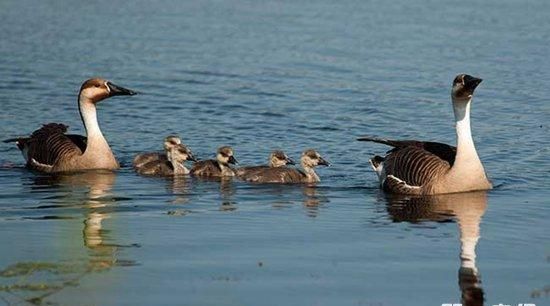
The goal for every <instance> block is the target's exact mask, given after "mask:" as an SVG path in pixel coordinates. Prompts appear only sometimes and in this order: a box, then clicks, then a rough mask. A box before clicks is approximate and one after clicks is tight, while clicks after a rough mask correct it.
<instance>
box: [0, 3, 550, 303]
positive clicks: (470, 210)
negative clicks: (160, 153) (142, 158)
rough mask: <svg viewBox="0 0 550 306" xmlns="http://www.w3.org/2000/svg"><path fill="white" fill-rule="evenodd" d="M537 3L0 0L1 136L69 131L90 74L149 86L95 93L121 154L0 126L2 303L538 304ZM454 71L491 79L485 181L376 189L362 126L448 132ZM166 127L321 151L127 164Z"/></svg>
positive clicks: (543, 78)
mask: <svg viewBox="0 0 550 306" xmlns="http://www.w3.org/2000/svg"><path fill="white" fill-rule="evenodd" d="M549 12H550V2H548V1H544V0H539V1H511V0H510V1H497V0H491V1H483V2H476V1H462V2H459V3H457V2H456V1H425V2H423V3H421V4H420V3H413V2H410V1H405V0H400V1H391V2H390V1H386V2H379V1H340V2H334V1H314V2H312V1H276V2H266V1H197V2H193V1H169V0H166V1H160V0H158V1H127V2H125V1H116V2H113V1H94V2H90V3H88V2H85V3H84V2H82V3H80V2H75V1H56V2H47V1H40V2H36V1H11V0H7V1H2V3H0V20H2V21H1V22H0V42H1V43H0V71H1V72H2V77H1V80H2V82H0V102H1V104H2V112H0V136H1V137H2V138H3V139H4V138H10V137H14V136H18V135H26V134H28V133H30V132H32V131H33V130H34V129H36V128H37V127H39V126H40V125H41V124H43V123H46V122H52V121H53V122H63V123H65V124H68V125H69V126H70V127H71V131H73V132H77V133H83V127H82V124H81V123H80V117H79V116H78V111H77V105H76V94H77V89H78V88H79V86H80V83H81V82H82V81H83V80H85V79H87V78H89V77H91V76H103V77H105V78H108V79H110V80H112V81H113V82H115V83H117V84H119V85H122V86H126V87H128V88H132V89H135V90H137V91H139V92H140V93H141V94H140V95H137V96H134V97H127V98H113V99H110V100H108V101H105V102H104V103H101V104H100V105H99V108H100V109H99V119H100V122H101V127H102V130H103V132H104V134H105V135H106V137H107V139H108V140H109V142H110V144H111V146H112V148H113V150H114V151H115V153H116V155H117V157H118V158H119V160H120V161H121V162H122V164H123V165H125V167H124V168H123V169H121V170H120V171H118V172H116V173H115V174H113V173H83V174H78V175H71V176H60V177H49V176H44V175H40V174H36V173H31V172H29V171H27V170H25V169H23V168H22V165H23V162H22V158H21V156H20V154H19V152H18V150H17V148H15V147H14V146H13V145H10V144H3V143H0V165H1V166H2V167H1V168H0V185H1V189H0V243H1V245H2V248H1V252H0V304H1V303H4V304H6V305H15V304H17V303H20V304H25V303H34V304H40V303H42V304H47V303H53V304H60V305H75V304H84V305H121V304H128V305H152V304H172V305H441V304H442V303H459V302H461V301H463V302H464V303H465V304H470V305H479V304H485V305H494V304H498V303H504V304H513V305H515V304H518V303H529V302H531V303H536V305H547V304H548V303H549V297H548V294H549V293H548V286H549V285H550V280H549V278H548V275H549V272H550V270H549V267H550V265H549V256H550V245H549V243H548V242H549V241H548V237H547V236H548V232H549V230H550V226H549V223H548V214H549V212H550V210H549V208H548V205H547V204H548V198H549V197H550V192H549V191H548V185H549V183H550V180H549V179H548V173H549V170H550V162H549V159H548V154H549V145H550V138H549V137H548V135H549V132H550V128H549V125H548V118H549V116H550V104H549V102H548V97H549V96H550V87H548V84H549V82H550V62H549V61H548V59H547V57H548V50H549V49H548V48H549V43H548V42H549V41H550V18H548V13H549ZM462 72H467V73H470V74H472V75H475V76H479V77H481V78H483V79H484V82H483V83H482V84H481V85H480V87H479V88H478V90H477V92H476V96H475V100H474V102H473V109H472V124H473V131H474V138H475V141H476V144H477V147H478V152H479V155H480V156H481V158H482V160H483V162H484V164H485V166H486V170H487V172H488V173H489V176H490V178H491V180H492V181H493V183H494V185H495V187H496V188H495V189H494V190H492V191H490V192H488V193H473V194H462V195H448V196H441V197H434V198H428V199H410V198H398V197H397V198H396V197H387V196H385V195H384V194H383V193H381V192H380V191H379V190H378V188H377V182H376V178H375V175H374V173H373V172H372V171H370V169H369V166H368V162H367V159H368V157H369V156H370V155H372V154H374V153H377V154H381V153H383V152H385V150H387V148H386V147H384V146H381V145H377V144H366V143H360V142H356V141H354V139H355V138H356V137H357V136H360V135H363V134H370V135H379V136H388V137H395V138H417V139H424V140H435V141H441V142H447V143H451V144H452V143H453V142H454V139H455V135H454V130H453V124H452V119H453V116H452V112H451V105H450V97H449V92H450V84H451V81H452V79H453V78H454V76H455V75H456V74H458V73H462ZM170 133H177V134H179V135H180V136H182V138H183V139H184V142H185V143H186V144H188V145H189V146H190V148H192V149H193V151H194V152H195V153H196V155H198V156H199V157H201V158H210V157H213V155H214V154H213V152H214V151H215V149H216V148H217V147H218V146H220V145H232V146H233V147H234V148H235V151H236V157H237V159H238V160H239V161H240V162H241V163H242V164H259V163H263V162H264V161H265V160H266V159H267V155H268V154H269V152H270V151H271V150H272V149H275V148H281V149H284V150H285V151H286V152H287V153H288V154H289V155H290V156H291V157H293V158H294V159H298V158H299V155H300V152H301V151H303V150H304V149H305V148H309V147H313V148H316V149H318V151H319V152H321V154H323V156H324V157H325V158H326V159H328V160H329V161H330V162H332V164H333V166H332V167H330V168H326V169H325V168H323V169H319V171H318V173H319V175H320V176H321V179H322V182H321V183H320V184H319V185H318V186H316V187H307V186H262V185H250V184H245V183H242V182H239V181H229V182H223V183H220V182H204V181H198V180H194V179H189V178H180V179H176V180H166V179H159V178H143V177H139V176H137V175H136V174H135V173H134V172H133V171H132V170H131V169H129V168H128V165H129V164H130V162H131V160H132V157H133V156H134V155H135V154H136V153H138V152H143V151H150V150H156V149H157V148H161V146H162V138H163V137H164V136H165V135H167V134H170ZM545 289H546V290H547V291H545ZM483 300H485V302H483ZM514 303H515V304H514ZM17 305H19V304H17Z"/></svg>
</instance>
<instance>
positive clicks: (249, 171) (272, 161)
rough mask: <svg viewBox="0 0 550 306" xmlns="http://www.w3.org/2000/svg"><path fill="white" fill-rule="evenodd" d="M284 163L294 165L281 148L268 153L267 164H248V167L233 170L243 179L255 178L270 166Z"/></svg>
mask: <svg viewBox="0 0 550 306" xmlns="http://www.w3.org/2000/svg"><path fill="white" fill-rule="evenodd" d="M286 165H294V161H293V160H292V159H291V158H290V157H288V155H286V154H285V152H283V151H281V150H275V151H273V152H271V154H269V159H268V164H267V165H262V166H250V167H241V168H238V169H237V170H236V171H235V174H236V175H237V176H238V177H239V178H241V179H243V180H245V181H250V180H255V178H256V177H258V175H260V176H261V175H262V173H264V172H265V171H267V170H269V169H270V168H277V167H284V166H286Z"/></svg>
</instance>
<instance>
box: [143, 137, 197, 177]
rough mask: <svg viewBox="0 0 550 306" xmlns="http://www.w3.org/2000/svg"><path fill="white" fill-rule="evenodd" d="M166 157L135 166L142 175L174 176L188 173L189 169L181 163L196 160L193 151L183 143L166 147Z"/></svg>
mask: <svg viewBox="0 0 550 306" xmlns="http://www.w3.org/2000/svg"><path fill="white" fill-rule="evenodd" d="M164 156H165V157H166V158H157V159H154V160H151V161H149V162H147V163H145V164H143V165H140V166H139V167H137V168H136V171H137V173H139V174H142V175H155V176H175V175H185V174H189V169H187V168H186V167H185V165H184V164H183V163H184V162H185V161H187V160H191V161H196V159H195V157H194V156H193V153H192V152H191V150H189V148H187V147H186V146H185V145H183V144H181V143H180V144H177V145H175V146H173V147H170V148H168V149H167V152H166V155H164Z"/></svg>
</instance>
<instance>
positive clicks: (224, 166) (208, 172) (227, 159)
mask: <svg viewBox="0 0 550 306" xmlns="http://www.w3.org/2000/svg"><path fill="white" fill-rule="evenodd" d="M237 163H238V162H237V160H236V159H235V157H234V156H233V149H232V148H231V147H229V146H223V147H220V148H218V151H217V154H216V159H208V160H202V161H198V162H196V163H195V164H194V165H193V167H192V168H191V175H193V176H201V177H233V176H235V171H234V170H233V168H231V166H229V164H233V165H235V164H237Z"/></svg>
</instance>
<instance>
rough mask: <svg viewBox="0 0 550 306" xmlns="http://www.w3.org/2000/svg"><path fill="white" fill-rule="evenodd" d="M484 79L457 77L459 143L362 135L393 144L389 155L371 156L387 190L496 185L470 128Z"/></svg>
mask: <svg viewBox="0 0 550 306" xmlns="http://www.w3.org/2000/svg"><path fill="white" fill-rule="evenodd" d="M481 81H482V80H481V79H480V78H476V77H473V76H471V75H467V74H459V75H457V76H456V78H455V79H454V81H453V85H452V90H451V98H452V103H453V111H454V117H455V121H456V134H457V146H456V147H453V146H450V145H447V144H443V143H438V142H423V141H417V140H389V139H382V138H376V137H370V136H365V137H361V138H358V140H359V141H371V142H376V143H381V144H385V145H389V146H392V147H393V149H392V150H390V151H389V152H388V153H387V155H386V156H385V157H381V156H374V157H373V158H372V159H371V160H370V163H371V165H372V167H373V169H374V171H375V172H376V173H377V175H378V178H379V181H380V186H381V187H382V188H383V189H384V190H385V191H386V192H389V193H396V194H409V195H433V194H443V193H455V192H467V191H474V190H488V189H491V188H492V185H491V182H490V181H489V179H488V178H487V175H486V173H485V169H484V168H483V165H482V164H481V160H480V159H479V156H478V155H477V152H476V148H475V146H474V140H473V138H472V132H471V129H470V106H471V103H472V97H473V95H474V90H475V89H476V87H477V86H478V85H479V84H480V83H481Z"/></svg>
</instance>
